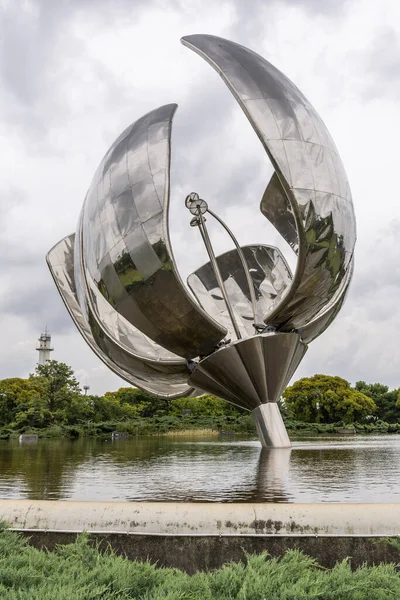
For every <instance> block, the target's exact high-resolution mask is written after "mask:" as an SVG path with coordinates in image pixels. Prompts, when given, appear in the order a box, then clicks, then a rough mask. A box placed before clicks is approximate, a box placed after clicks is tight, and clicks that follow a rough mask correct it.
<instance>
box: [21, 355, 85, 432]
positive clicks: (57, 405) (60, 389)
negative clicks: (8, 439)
mask: <svg viewBox="0 0 400 600" xmlns="http://www.w3.org/2000/svg"><path fill="white" fill-rule="evenodd" d="M29 381H31V383H35V384H37V385H39V386H40V390H41V391H40V398H37V399H36V403H35V407H33V406H32V407H30V408H31V410H29V411H28V412H27V414H26V419H24V420H23V422H28V423H29V424H30V425H33V423H32V422H31V419H32V418H33V416H34V415H36V420H37V419H39V421H40V424H37V425H36V426H38V427H44V426H46V425H50V424H54V423H59V424H61V423H71V422H76V411H77V409H78V412H79V409H80V408H81V404H80V403H81V402H84V400H82V399H83V398H84V396H82V395H81V393H80V388H79V383H78V381H77V379H76V377H75V374H74V372H73V370H72V369H71V367H69V366H68V365H66V364H65V363H62V362H58V361H57V360H48V361H47V362H46V363H45V364H44V365H38V366H37V367H36V371H35V374H34V375H30V376H29ZM33 409H34V410H33ZM32 411H33V412H32ZM19 419H20V421H21V419H22V415H21V416H20V417H19Z"/></svg>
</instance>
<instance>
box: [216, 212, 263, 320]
mask: <svg viewBox="0 0 400 600" xmlns="http://www.w3.org/2000/svg"><path fill="white" fill-rule="evenodd" d="M207 212H208V213H210V215H211V216H212V217H214V219H216V220H217V221H218V223H220V224H221V225H222V227H223V228H224V229H225V231H226V232H227V233H228V234H229V235H230V237H231V239H232V241H233V243H234V244H235V246H236V250H237V252H238V254H239V258H240V260H241V263H242V267H243V270H244V274H245V276H246V279H247V285H248V286H249V292H250V298H251V306H252V309H253V317H254V323H256V324H257V300H256V293H255V291H254V284H253V280H252V278H251V275H250V271H249V265H248V264H247V260H246V258H245V255H244V253H243V250H242V249H241V247H240V246H239V242H238V241H237V239H236V238H235V236H234V235H233V233H232V231H231V230H230V229H229V227H228V225H226V224H225V223H224V222H223V220H222V219H220V218H219V217H218V216H217V215H216V214H215V213H214V212H213V211H212V210H210V209H209V208H207Z"/></svg>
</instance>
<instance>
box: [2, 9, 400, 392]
mask: <svg viewBox="0 0 400 600" xmlns="http://www.w3.org/2000/svg"><path fill="white" fill-rule="evenodd" d="M193 33H206V34H213V35H218V36H221V37H225V38H228V39H230V40H232V41H235V42H238V43H240V44H243V45H244V46H247V47H249V48H251V49H252V50H254V51H256V52H258V53H259V54H261V55H262V56H264V57H265V58H266V59H267V60H269V61H270V62H272V63H273V64H274V65H275V66H276V67H278V68H279V69H280V70H281V71H283V72H284V73H285V74H286V75H287V76H288V77H289V78H290V79H292V81H294V83H295V84H296V85H297V86H298V87H299V88H300V90H301V91H302V92H303V93H304V94H305V96H306V97H307V98H308V99H309V100H310V101H311V103H312V104H313V105H314V107H315V108H316V110H317V111H318V113H319V114H320V116H321V117H322V119H323V120H324V122H325V124H326V125H327V127H328V129H329V130H330V132H331V134H332V137H333V139H334V141H335V143H336V145H337V147H338V149H339V153H340V155H341V158H342V160H343V163H344V165H345V168H346V172H347V175H348V178H349V181H350V186H351V189H352V194H353V200H354V206H355V213H356V218H357V235H358V239H357V245H356V255H355V256H356V261H355V273H354V277H353V281H352V285H351V288H350V293H349V295H348V298H347V302H346V304H345V306H344V307H343V309H342V311H341V312H340V314H339V316H338V317H337V318H336V321H335V322H334V323H333V324H332V325H331V326H330V328H329V329H328V330H327V331H326V332H325V333H324V334H322V335H321V336H320V337H319V338H318V339H317V340H315V341H314V342H312V343H311V344H310V346H309V349H308V352H307V354H306V356H305V358H304V359H303V362H302V363H301V365H300V367H299V368H298V370H297V372H296V375H295V379H297V378H299V377H304V376H310V375H313V374H315V373H326V374H330V375H339V376H341V377H344V378H345V379H347V380H349V381H350V382H352V383H354V382H355V381H358V380H365V381H367V382H377V381H379V382H381V383H385V384H387V385H388V386H389V387H390V388H394V387H400V343H399V332H400V253H399V250H398V247H399V244H398V242H396V240H398V238H399V234H398V231H399V228H400V203H399V200H398V194H399V192H398V186H397V183H398V182H397V176H398V174H399V171H400V157H399V152H398V146H397V143H396V139H397V138H396V135H399V134H400V110H399V96H400V3H399V2H398V0H381V1H380V2H379V3H378V2H376V0H354V1H352V0H349V1H343V0H303V1H300V0H278V1H276V2H268V1H266V0H254V1H249V0H227V1H224V0H168V1H165V0H146V1H144V0H96V1H95V0H58V1H57V2H55V1H54V0H36V1H28V0H0V44H1V52H0V68H1V71H0V97H1V103H0V154H1V157H2V169H1V172H2V173H1V178H0V332H1V339H2V343H1V345H0V379H3V378H6V377H26V376H27V375H28V374H29V373H31V372H33V371H34V369H35V364H36V362H37V352H36V351H35V348H36V345H37V338H38V336H39V334H40V333H41V331H42V330H44V328H45V327H46V326H47V327H48V329H49V331H50V332H51V334H52V338H53V345H54V352H53V353H52V358H54V359H56V360H59V361H62V362H65V363H67V364H68V365H70V366H71V367H72V368H73V369H74V371H75V372H76V375H77V377H78V379H79V381H80V382H81V384H82V385H89V386H90V392H91V393H96V394H102V393H104V392H106V391H108V390H115V389H117V388H119V387H121V386H122V385H124V386H125V385H126V383H124V382H123V381H122V380H120V379H119V378H118V377H117V376H116V375H114V374H113V373H112V372H111V371H110V370H109V369H108V368H107V367H106V366H105V365H103V363H102V362H101V361H100V360H99V359H98V358H97V357H96V356H95V355H94V354H93V353H92V351H91V350H90V349H89V347H88V346H87V345H86V343H85V342H84V340H83V339H82V338H81V336H80V334H79V333H78V331H77V330H76V329H75V326H74V325H73V323H72V321H71V319H70V317H69V315H68V313H67V311H66V309H65V307H64V305H63V303H62V301H61V299H60V297H59V295H58V292H57V290H56V288H55V286H54V284H53V281H52V278H51V276H50V273H49V271H48V268H47V266H46V262H45V255H46V252H47V251H48V250H49V249H50V248H51V247H52V246H53V245H54V244H55V243H56V242H58V241H59V240H60V239H61V238H62V237H64V236H65V235H68V234H70V233H72V232H73V231H75V229H76V223H77V219H78V214H79V211H80V208H81V206H82V202H83V199H84V197H85V194H86V191H87V189H88V187H89V185H90V182H91V179H92V177H93V175H94V173H95V170H96V168H97V166H98V164H99V163H100V161H101V159H102V157H103V155H104V154H105V152H106V151H107V149H108V148H109V146H110V145H111V144H112V142H113V141H114V139H115V138H116V137H117V136H118V135H119V134H120V133H121V131H122V130H123V129H125V128H126V127H127V126H128V125H129V124H130V123H132V122H133V121H135V120H136V119H138V118H139V117H140V116H142V115H143V114H145V113H146V112H148V111H150V110H153V109H155V108H157V107H159V106H161V105H163V104H168V103H171V102H176V103H177V104H178V105H179V108H178V111H177V113H176V116H175V119H174V124H173V134H172V166H171V223H170V227H171V236H172V244H173V249H174V253H175V256H176V259H177V262H178V266H179V269H180V272H181V275H182V276H183V277H184V278H185V279H186V276H187V275H188V274H189V273H190V272H192V271H194V270H195V269H196V268H197V267H199V266H200V265H201V264H203V263H204V262H206V261H207V260H208V259H207V256H206V254H205V250H204V248H203V246H202V243H201V240H200V238H199V232H198V231H197V229H196V228H191V227H190V226H189V222H190V215H189V213H188V211H187V210H186V209H185V207H184V199H185V197H186V195H187V194H188V193H189V192H191V191H196V192H198V193H199V194H200V195H201V196H202V197H204V198H205V199H206V200H207V201H208V203H209V206H210V208H211V209H212V210H214V211H216V212H217V213H218V214H219V216H220V217H222V218H223V219H224V220H225V221H226V223H227V224H228V226H229V227H230V228H231V229H232V230H233V232H234V233H235V235H236V237H237V238H238V239H239V241H240V243H241V244H246V243H263V244H268V243H270V244H272V245H277V246H279V247H280V248H281V249H282V251H284V252H285V255H286V256H287V257H288V260H289V261H290V263H291V265H292V266H294V264H295V261H294V260H293V257H292V256H291V251H290V249H288V248H287V247H285V245H284V242H282V241H281V240H280V239H279V237H278V236H277V234H276V232H275V230H274V229H273V228H272V226H270V225H269V224H268V223H267V222H266V220H265V219H263V218H261V214H260V213H259V203H260V200H261V197H262V194H263V191H264V189H265V187H266V185H267V183H268V181H269V178H270V176H271V174H272V167H271V165H270V163H269V159H268V158H267V156H266V154H265V152H264V150H263V148H262V146H261V144H260V142H259V140H258V139H257V137H256V135H255V133H254V131H253V130H252V128H251V127H250V125H249V123H248V122H247V120H246V118H245V116H244V114H243V113H242V112H241V110H240V108H239V106H238V104H237V103H236V102H235V100H234V99H233V97H232V96H231V94H230V93H229V91H228V89H227V88H226V86H225V85H224V84H223V82H222V80H221V79H220V78H219V77H218V75H217V74H216V73H215V72H214V70H213V69H212V68H211V67H210V66H209V65H207V64H206V62H205V61H203V60H202V59H201V58H200V57H199V56H197V55H196V54H195V53H193V52H191V51H190V50H189V49H187V48H185V47H184V46H182V45H181V44H180V38H181V37H182V36H184V35H189V34H193ZM396 132H397V133H396ZM210 234H211V236H212V239H213V243H214V246H215V249H216V251H217V252H222V251H224V250H227V249H229V248H230V247H231V244H230V243H229V240H228V239H227V238H225V237H224V235H221V234H220V231H219V230H217V229H216V228H215V227H213V226H212V225H211V223H210Z"/></svg>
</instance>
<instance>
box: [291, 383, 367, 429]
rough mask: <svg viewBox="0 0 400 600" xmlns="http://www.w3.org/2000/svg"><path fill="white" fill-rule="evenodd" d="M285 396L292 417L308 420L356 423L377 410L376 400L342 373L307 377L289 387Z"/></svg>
mask: <svg viewBox="0 0 400 600" xmlns="http://www.w3.org/2000/svg"><path fill="white" fill-rule="evenodd" d="M283 398H284V400H285V405H286V406H287V408H288V411H289V414H290V416H291V417H292V418H294V419H296V420H298V421H304V422H306V423H337V422H338V421H341V422H343V423H354V422H357V421H363V420H364V419H365V417H368V416H370V415H373V414H374V413H375V410H376V405H375V403H374V401H373V400H372V399H371V398H370V397H368V396H366V395H365V394H363V393H362V392H361V391H359V390H357V389H353V388H351V386H350V384H349V382H348V381H346V380H345V379H342V378H341V377H331V376H329V375H314V376H313V377H304V378H303V379H299V381H296V383H295V384H294V385H292V386H290V387H288V388H286V390H285V392H284V394H283Z"/></svg>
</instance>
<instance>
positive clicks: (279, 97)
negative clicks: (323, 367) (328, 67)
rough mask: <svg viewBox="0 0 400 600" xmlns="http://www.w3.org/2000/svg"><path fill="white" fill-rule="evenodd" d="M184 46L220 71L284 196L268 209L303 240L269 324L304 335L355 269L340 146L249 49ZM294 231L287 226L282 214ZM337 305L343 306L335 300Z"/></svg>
mask: <svg viewBox="0 0 400 600" xmlns="http://www.w3.org/2000/svg"><path fill="white" fill-rule="evenodd" d="M182 43H183V44H184V45H186V46H188V47H189V48H191V49H192V50H194V51H195V52H197V53H198V54H199V55H200V56H202V57H203V58H204V59H205V60H206V61H207V62H209V64H210V65H211V66H212V67H214V68H215V69H216V71H217V72H218V73H219V74H220V76H221V77H222V79H223V80H224V81H225V83H226V84H227V86H228V88H229V89H230V90H231V92H232V93H233V95H234V96H235V98H236V100H237V101H238V103H239V105H240V106H241V108H242V109H243V111H244V113H245V114H246V116H247V117H248V119H249V121H250V123H251V125H252V126H253V128H254V130H255V132H256V133H257V135H258V137H259V138H260V141H261V143H262V144H263V146H264V148H265V150H266V152H267V154H268V156H269V157H270V159H271V161H272V164H273V166H274V168H275V170H276V177H275V180H274V181H273V182H272V184H274V183H276V181H277V180H279V182H280V184H281V186H282V190H283V192H284V194H285V195H286V198H287V201H286V199H285V196H284V195H283V192H282V193H281V194H280V196H281V197H280V198H279V193H278V196H277V195H276V189H277V186H276V185H272V187H271V188H270V189H269V190H268V188H267V192H268V193H267V196H269V195H270V194H271V196H273V198H271V201H270V202H269V201H268V197H267V198H265V195H264V198H263V202H262V206H264V207H265V206H266V205H269V204H270V209H267V210H266V209H265V208H264V210H263V213H264V214H265V215H266V216H267V218H271V220H272V222H273V223H274V224H275V225H276V226H277V228H278V229H279V230H280V231H282V229H285V230H286V231H287V233H286V234H285V235H284V237H285V238H286V239H287V240H288V241H289V243H291V244H292V245H293V244H295V243H296V236H295V235H294V227H293V225H294V224H295V226H296V230H297V240H298V262H297V268H296V272H295V274H294V278H293V282H292V285H291V287H290V290H289V291H288V293H287V295H285V297H284V298H282V300H281V302H279V303H278V304H277V305H275V306H273V307H271V310H270V313H269V314H267V315H265V322H266V323H269V324H271V325H274V326H276V327H278V328H279V329H281V330H283V331H285V330H286V331H290V330H293V329H296V330H297V329H301V328H302V327H304V326H305V325H306V324H307V323H309V322H310V321H311V320H312V319H313V318H315V317H316V316H317V315H318V313H320V311H322V310H324V308H325V307H326V305H327V304H329V303H330V302H331V301H332V299H333V297H334V296H335V295H336V293H337V290H338V289H339V288H340V287H341V283H342V281H343V279H345V278H346V274H347V272H348V270H349V269H350V268H351V264H350V263H351V260H352V256H353V251H354V244H355V239H356V232H355V217H354V211H353V204H352V199H351V193H350V188H349V184H348V181H347V177H346V173H345V171H344V168H343V165H342V162H341V160H340V157H339V155H338V152H337V149H336V146H335V144H334V142H333V140H332V138H331V136H330V134H329V132H328V130H327V128H326V127H325V125H324V123H323V122H322V120H321V118H320V117H319V115H318V114H317V112H316V111H315V109H314V108H313V107H312V106H311V104H310V103H309V101H308V100H307V99H306V98H305V97H304V96H303V94H302V93H301V92H300V91H299V89H298V88H297V87H296V86H295V85H294V84H293V83H292V82H291V81H290V80H289V79H288V78H287V77H286V76H285V75H284V74H283V73H281V72H280V71H279V70H278V69H276V68H275V67H274V66H273V65H271V64H270V63H269V62H268V61H266V60H265V59H264V58H262V57H261V56H259V55H258V54H256V53H255V52H252V51H251V50H249V49H248V48H245V47H243V46H240V45H239V44H235V43H234V42H230V41H228V40H224V39H222V38H218V37H215V36H211V35H192V36H186V37H184V38H182ZM285 213H286V214H287V215H288V216H287V219H288V223H287V224H285V223H284V219H283V224H282V214H285ZM337 302H340V299H339V298H337Z"/></svg>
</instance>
